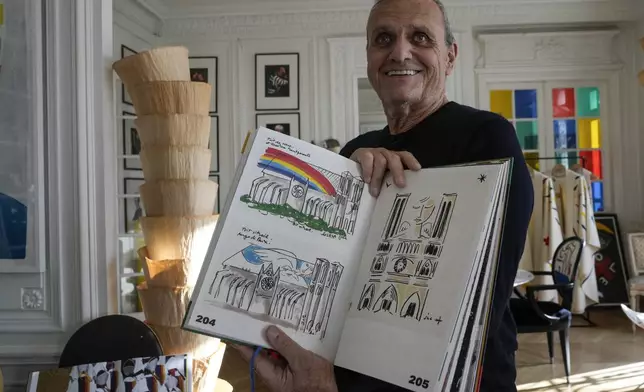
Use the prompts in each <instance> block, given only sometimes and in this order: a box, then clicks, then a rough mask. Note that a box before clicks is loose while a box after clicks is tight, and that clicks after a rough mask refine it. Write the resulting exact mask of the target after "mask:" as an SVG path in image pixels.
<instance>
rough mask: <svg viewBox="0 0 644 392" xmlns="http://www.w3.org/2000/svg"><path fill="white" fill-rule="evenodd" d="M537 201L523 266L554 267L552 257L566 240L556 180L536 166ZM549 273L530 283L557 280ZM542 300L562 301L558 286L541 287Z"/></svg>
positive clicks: (521, 264) (535, 187)
mask: <svg viewBox="0 0 644 392" xmlns="http://www.w3.org/2000/svg"><path fill="white" fill-rule="evenodd" d="M531 175H532V186H533V187H534V194H535V203H534V209H533V210H532V218H531V220H530V227H529V229H528V236H527V238H526V244H525V250H524V252H523V257H522V258H521V263H520V264H519V268H521V269H524V270H528V271H547V272H550V271H552V258H553V256H554V253H555V250H556V249H557V247H558V246H559V244H560V243H561V242H562V241H563V233H562V228H561V224H560V222H559V213H558V211H557V204H556V203H555V191H554V181H553V180H552V178H550V177H548V176H546V175H545V174H543V173H540V172H538V171H536V170H532V171H531ZM553 283H554V282H553V281H552V278H551V277H549V276H539V275H537V276H535V278H534V280H533V281H532V282H530V284H539V285H540V284H553ZM537 295H538V296H537V299H538V300H539V301H550V302H558V294H557V292H556V291H555V290H548V291H539V292H538V294H537Z"/></svg>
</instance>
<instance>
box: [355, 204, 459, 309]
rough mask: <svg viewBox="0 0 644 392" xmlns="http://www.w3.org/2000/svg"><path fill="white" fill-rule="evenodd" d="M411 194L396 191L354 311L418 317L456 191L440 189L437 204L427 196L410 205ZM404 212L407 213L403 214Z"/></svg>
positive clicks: (437, 261) (446, 229)
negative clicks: (439, 199)
mask: <svg viewBox="0 0 644 392" xmlns="http://www.w3.org/2000/svg"><path fill="white" fill-rule="evenodd" d="M410 197H411V194H397V195H396V198H395V200H394V202H393V205H392V207H391V211H390V212H389V216H388V218H387V220H386V222H385V225H384V228H383V231H382V236H381V237H382V238H381V241H380V243H379V244H378V249H377V252H376V255H375V256H374V258H373V261H372V264H371V270H370V277H369V281H368V282H367V283H366V284H365V285H364V288H363V290H362V294H361V295H360V300H359V302H358V303H357V304H356V305H355V306H356V307H357V309H358V310H359V311H370V312H374V313H380V312H386V313H389V314H392V315H397V316H399V317H402V318H407V317H409V318H414V319H416V320H418V321H420V320H421V317H422V313H423V308H424V306H425V301H426V299H427V295H428V282H429V281H430V280H431V279H433V278H434V274H435V273H436V270H437V268H438V267H439V259H440V256H441V252H442V249H443V243H444V241H445V238H446V236H447V232H448V230H449V224H450V221H451V219H452V214H453V212H454V205H455V203H456V197H457V195H456V194H443V195H442V198H441V201H440V203H439V204H438V205H436V204H435V202H434V200H433V199H432V198H430V197H426V198H423V199H421V200H419V201H418V202H417V204H415V205H413V206H411V210H413V212H412V211H408V210H409V209H410V208H409V207H410V206H409V204H410ZM406 212H408V213H407V214H406Z"/></svg>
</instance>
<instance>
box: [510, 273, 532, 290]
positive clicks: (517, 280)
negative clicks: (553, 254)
mask: <svg viewBox="0 0 644 392" xmlns="http://www.w3.org/2000/svg"><path fill="white" fill-rule="evenodd" d="M533 279H534V274H533V273H532V272H530V271H526V270H522V269H520V270H518V271H517V275H516V276H515V277H514V287H517V286H521V285H524V284H526V283H528V282H530V281H532V280H533Z"/></svg>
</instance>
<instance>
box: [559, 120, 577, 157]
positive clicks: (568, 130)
mask: <svg viewBox="0 0 644 392" xmlns="http://www.w3.org/2000/svg"><path fill="white" fill-rule="evenodd" d="M576 125H577V124H576V122H575V120H555V121H554V131H555V148H556V149H557V150H561V149H566V148H577V126H576Z"/></svg>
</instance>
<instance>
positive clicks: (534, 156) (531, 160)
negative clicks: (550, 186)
mask: <svg viewBox="0 0 644 392" xmlns="http://www.w3.org/2000/svg"><path fill="white" fill-rule="evenodd" d="M523 156H524V157H525V161H526V163H527V164H528V165H530V166H532V167H533V168H534V170H537V171H539V170H540V169H539V167H540V165H539V159H538V158H539V153H536V152H526V153H523Z"/></svg>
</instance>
